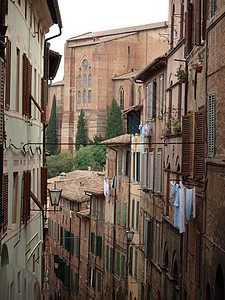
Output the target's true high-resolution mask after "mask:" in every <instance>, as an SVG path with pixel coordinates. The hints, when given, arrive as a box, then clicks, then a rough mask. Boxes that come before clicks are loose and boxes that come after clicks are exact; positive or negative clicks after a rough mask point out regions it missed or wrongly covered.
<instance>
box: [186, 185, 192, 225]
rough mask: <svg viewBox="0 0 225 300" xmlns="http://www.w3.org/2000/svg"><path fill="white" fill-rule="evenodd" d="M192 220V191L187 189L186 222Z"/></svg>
mask: <svg viewBox="0 0 225 300" xmlns="http://www.w3.org/2000/svg"><path fill="white" fill-rule="evenodd" d="M191 219H192V189H186V220H187V221H188V222H189V221H191Z"/></svg>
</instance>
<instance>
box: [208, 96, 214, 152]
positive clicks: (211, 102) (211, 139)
mask: <svg viewBox="0 0 225 300" xmlns="http://www.w3.org/2000/svg"><path fill="white" fill-rule="evenodd" d="M208 154H209V156H214V155H215V93H212V94H210V95H209V139H208Z"/></svg>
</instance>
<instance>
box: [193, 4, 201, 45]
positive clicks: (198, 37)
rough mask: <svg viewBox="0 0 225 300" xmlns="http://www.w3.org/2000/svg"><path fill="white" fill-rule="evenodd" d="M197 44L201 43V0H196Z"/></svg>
mask: <svg viewBox="0 0 225 300" xmlns="http://www.w3.org/2000/svg"><path fill="white" fill-rule="evenodd" d="M194 13H195V44H196V45H199V44H201V0H195V12H194Z"/></svg>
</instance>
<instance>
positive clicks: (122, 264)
mask: <svg viewBox="0 0 225 300" xmlns="http://www.w3.org/2000/svg"><path fill="white" fill-rule="evenodd" d="M124 267H125V256H124V255H123V254H122V255H121V277H122V278H124Z"/></svg>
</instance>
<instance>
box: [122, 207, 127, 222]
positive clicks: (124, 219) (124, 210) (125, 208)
mask: <svg viewBox="0 0 225 300" xmlns="http://www.w3.org/2000/svg"><path fill="white" fill-rule="evenodd" d="M126 213H127V204H126V203H123V218H122V226H123V227H126Z"/></svg>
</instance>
